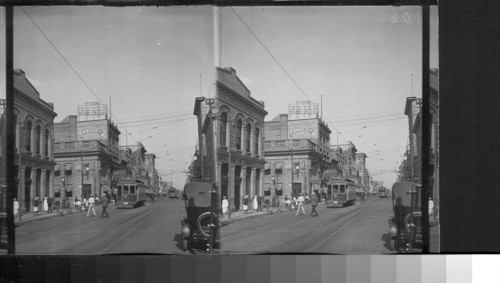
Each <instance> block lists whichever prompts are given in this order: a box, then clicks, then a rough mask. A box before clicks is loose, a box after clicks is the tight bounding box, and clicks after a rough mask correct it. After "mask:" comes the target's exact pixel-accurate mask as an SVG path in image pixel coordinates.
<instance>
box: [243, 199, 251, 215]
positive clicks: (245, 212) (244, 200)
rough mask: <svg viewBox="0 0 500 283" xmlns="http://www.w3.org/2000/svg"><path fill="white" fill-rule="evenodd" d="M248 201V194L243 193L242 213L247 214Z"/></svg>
mask: <svg viewBox="0 0 500 283" xmlns="http://www.w3.org/2000/svg"><path fill="white" fill-rule="evenodd" d="M249 202H250V197H248V195H245V197H244V198H243V213H244V214H247V213H248V203H249Z"/></svg>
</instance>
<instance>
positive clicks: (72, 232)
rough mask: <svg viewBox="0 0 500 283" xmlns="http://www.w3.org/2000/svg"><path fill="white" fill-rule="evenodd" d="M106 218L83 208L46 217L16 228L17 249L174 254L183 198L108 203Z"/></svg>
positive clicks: (28, 251) (22, 251)
mask: <svg viewBox="0 0 500 283" xmlns="http://www.w3.org/2000/svg"><path fill="white" fill-rule="evenodd" d="M108 211H109V214H110V218H100V217H99V216H100V214H101V212H102V208H101V207H97V208H96V213H97V215H98V216H97V217H89V218H87V217H85V216H86V215H85V214H83V213H78V214H72V215H67V216H63V217H50V218H45V219H40V220H36V221H32V222H29V223H26V224H23V225H21V226H19V227H17V228H16V253H17V254H57V255H60V254H64V255H83V254H85V255H86V254H89V255H95V254H124V253H125V254H135V253H140V254H148V253H150V254H158V253H160V254H176V253H185V252H183V251H182V250H181V249H180V242H179V240H180V239H181V237H180V219H181V218H182V217H183V216H184V215H185V211H184V202H183V201H181V200H175V199H168V198H163V199H160V200H158V201H156V203H155V204H154V205H151V206H142V207H138V208H135V209H117V208H116V207H114V206H110V207H109V208H108Z"/></svg>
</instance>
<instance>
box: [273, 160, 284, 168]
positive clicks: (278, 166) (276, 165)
mask: <svg viewBox="0 0 500 283" xmlns="http://www.w3.org/2000/svg"><path fill="white" fill-rule="evenodd" d="M274 169H283V163H281V162H276V163H275V164H274Z"/></svg>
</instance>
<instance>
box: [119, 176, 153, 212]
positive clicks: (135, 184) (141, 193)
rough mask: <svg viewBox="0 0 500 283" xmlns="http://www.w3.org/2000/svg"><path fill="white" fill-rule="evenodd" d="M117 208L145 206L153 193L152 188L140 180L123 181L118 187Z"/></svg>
mask: <svg viewBox="0 0 500 283" xmlns="http://www.w3.org/2000/svg"><path fill="white" fill-rule="evenodd" d="M116 188H117V197H116V207H117V208H134V207H138V206H141V205H143V204H144V203H145V202H146V200H147V198H148V195H150V194H151V193H152V192H153V189H152V188H150V186H148V185H146V184H144V183H143V182H142V181H140V180H133V179H122V180H121V181H120V182H119V183H118V184H117V186H116Z"/></svg>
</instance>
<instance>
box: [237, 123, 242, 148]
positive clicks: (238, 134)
mask: <svg viewBox="0 0 500 283" xmlns="http://www.w3.org/2000/svg"><path fill="white" fill-rule="evenodd" d="M242 128H243V122H241V120H238V122H236V149H239V150H241V129H242Z"/></svg>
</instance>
